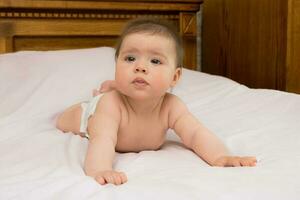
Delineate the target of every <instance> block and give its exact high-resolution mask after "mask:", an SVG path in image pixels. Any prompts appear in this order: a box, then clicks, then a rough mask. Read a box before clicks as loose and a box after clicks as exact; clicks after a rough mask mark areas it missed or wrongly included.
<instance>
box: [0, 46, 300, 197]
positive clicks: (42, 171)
mask: <svg viewBox="0 0 300 200" xmlns="http://www.w3.org/2000/svg"><path fill="white" fill-rule="evenodd" d="M113 77H114V50H113V49H111V48H108V47H102V48H93V49H83V50H65V51H48V52H33V51H24V52H17V53H11V54H3V55H0V98H1V101H0V199H145V200H148V199H149V200H150V199H151V200H152V199H172V200H175V199H191V200H193V199H213V200H215V199H218V200H219V199H222V200H225V199H230V200H235V199H236V200H238V199H239V200H240V199H243V200H247V199H258V200H259V199H262V200H265V199H273V200H275V199H290V200H296V199H300V170H299V169H300V95H297V94H292V93H287V92H280V91H275V90H266V89H250V88H248V87H246V86H244V85H241V84H238V83H237V82H234V81H232V80H229V79H227V78H224V77H220V76H213V75H209V74H205V73H201V72H195V71H190V70H187V69H184V70H183V75H182V78H181V80H180V82H179V84H178V85H177V86H176V87H175V88H174V89H173V90H172V91H170V92H172V93H174V94H176V95H178V96H179V97H180V98H181V99H182V100H183V101H184V102H185V103H186V104H187V106H188V108H189V109H190V111H191V112H192V113H193V114H194V115H195V116H196V117H197V118H198V119H199V120H200V121H201V122H202V123H203V124H204V125H205V126H206V127H208V128H209V129H210V130H211V131H212V132H213V133H214V134H216V135H217V136H218V137H219V138H220V139H221V140H222V141H223V142H224V143H225V144H226V146H227V147H228V149H229V150H230V151H231V153H232V154H233V155H237V156H248V155H249V156H256V157H257V158H258V163H257V166H256V167H227V168H223V167H211V166H209V165H208V164H207V163H205V162H204V161H203V160H201V159H200V158H199V157H198V156H197V155H196V154H194V153H193V152H192V151H190V150H188V149H187V148H185V147H184V146H183V145H182V143H181V141H180V139H179V138H178V137H177V136H176V135H175V134H174V132H173V131H172V130H169V131H168V133H167V136H166V142H165V144H164V145H163V146H162V148H161V149H160V150H158V151H142V152H139V153H117V155H116V158H115V161H114V168H115V169H117V170H120V171H123V172H125V173H126V175H127V177H128V182H127V183H125V184H123V185H121V186H115V185H111V184H107V185H104V186H101V185H99V184H98V183H97V182H96V181H94V180H93V179H92V178H90V177H87V176H86V175H85V174H84V171H83V161H84V158H85V153H86V150H87V144H88V140H87V139H85V138H82V137H80V136H75V135H73V134H72V133H62V132H61V131H59V130H57V129H56V128H55V119H56V117H57V115H58V114H59V113H60V112H62V111H63V110H64V109H65V108H66V107H68V106H70V105H72V104H74V103H77V102H80V101H84V100H87V99H89V98H90V97H91V96H92V90H93V89H94V88H97V87H99V85H100V84H101V82H103V81H104V80H108V79H113Z"/></svg>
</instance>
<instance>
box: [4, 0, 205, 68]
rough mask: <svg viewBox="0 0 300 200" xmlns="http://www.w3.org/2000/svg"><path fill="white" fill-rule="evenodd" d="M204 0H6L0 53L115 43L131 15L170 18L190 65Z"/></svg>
mask: <svg viewBox="0 0 300 200" xmlns="http://www.w3.org/2000/svg"><path fill="white" fill-rule="evenodd" d="M201 3H202V0H172V1H171V0H142V1H139V0H118V1H101V0H86V1H84V0H18V1H16V0H0V53H8V52H14V51H20V50H58V49H74V48H89V47H98V46H114V44H115V40H116V38H117V37H118V35H119V34H120V31H121V29H122V27H123V26H124V24H126V21H128V20H130V19H133V18H138V17H153V18H163V19H166V20H170V21H171V22H172V23H174V24H175V26H176V27H178V31H179V33H180V35H181V36H182V38H183V43H184V51H185V57H184V66H185V67H187V68H189V69H196V67H197V45H196V36H197V34H196V33H197V23H196V20H197V18H196V12H197V11H199V9H200V4H201Z"/></svg>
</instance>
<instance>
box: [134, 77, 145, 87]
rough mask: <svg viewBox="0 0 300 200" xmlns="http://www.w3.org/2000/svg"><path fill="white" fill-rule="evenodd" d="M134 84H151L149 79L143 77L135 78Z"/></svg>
mask: <svg viewBox="0 0 300 200" xmlns="http://www.w3.org/2000/svg"><path fill="white" fill-rule="evenodd" d="M132 83H133V84H135V85H138V86H146V85H149V83H148V82H147V81H145V79H143V78H135V79H134V80H133V81H132Z"/></svg>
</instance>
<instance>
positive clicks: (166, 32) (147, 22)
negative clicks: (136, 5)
mask: <svg viewBox="0 0 300 200" xmlns="http://www.w3.org/2000/svg"><path fill="white" fill-rule="evenodd" d="M132 33H149V34H153V35H161V36H166V37H168V38H170V39H172V40H173V41H174V43H175V48H176V67H177V68H178V67H182V65H183V47H182V40H181V37H180V36H179V34H178V32H177V31H176V30H175V28H174V27H173V26H172V25H171V24H170V23H168V22H167V21H164V20H159V19H148V18H146V19H145V18H142V19H134V20H131V21H129V22H128V23H127V25H126V26H125V28H124V29H123V31H122V33H121V36H120V37H119V40H118V41H117V44H116V46H115V49H116V53H115V57H116V58H118V56H119V52H120V48H121V45H122V43H123V40H124V38H125V37H126V36H128V35H130V34H132Z"/></svg>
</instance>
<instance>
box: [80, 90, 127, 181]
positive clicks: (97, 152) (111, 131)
mask: <svg viewBox="0 0 300 200" xmlns="http://www.w3.org/2000/svg"><path fill="white" fill-rule="evenodd" d="M110 97H111V95H110ZM114 104H115V102H114V101H113V100H111V98H109V97H107V95H103V96H102V98H101V99H100V101H99V103H98V106H97V110H96V112H95V114H94V115H93V116H92V117H91V118H90V119H89V124H88V131H89V134H90V139H89V146H88V151H87V155H86V160H85V167H84V168H85V173H86V175H88V176H91V177H94V178H95V180H96V181H97V182H98V183H100V184H101V185H104V184H106V183H112V184H116V185H119V184H122V183H125V182H126V181H127V177H126V175H125V174H124V173H122V172H116V171H114V170H113V168H112V164H113V159H114V156H115V146H116V143H117V132H118V127H119V122H120V111H119V110H118V106H116V105H114Z"/></svg>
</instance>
